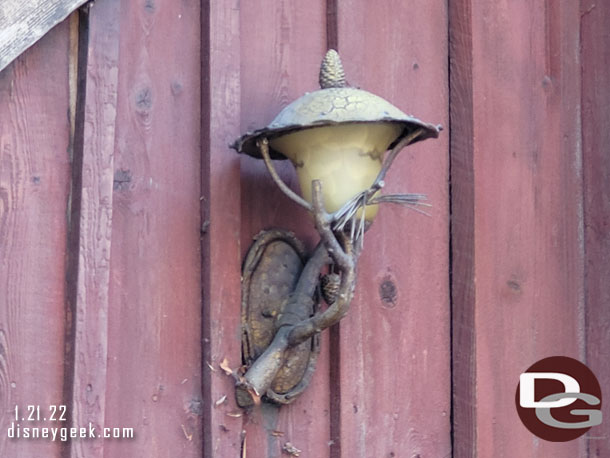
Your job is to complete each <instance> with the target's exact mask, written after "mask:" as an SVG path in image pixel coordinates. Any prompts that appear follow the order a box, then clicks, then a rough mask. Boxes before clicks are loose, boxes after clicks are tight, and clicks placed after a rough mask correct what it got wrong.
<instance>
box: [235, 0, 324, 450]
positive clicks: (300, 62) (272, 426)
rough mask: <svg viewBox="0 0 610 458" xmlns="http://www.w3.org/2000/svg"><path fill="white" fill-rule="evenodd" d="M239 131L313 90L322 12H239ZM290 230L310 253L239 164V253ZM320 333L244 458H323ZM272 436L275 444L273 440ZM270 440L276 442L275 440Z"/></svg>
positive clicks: (302, 8)
mask: <svg viewBox="0 0 610 458" xmlns="http://www.w3.org/2000/svg"><path fill="white" fill-rule="evenodd" d="M240 14H241V27H240V30H241V33H240V42H241V66H240V67H241V79H240V84H241V116H240V121H241V130H240V133H243V132H246V131H249V130H253V129H256V128H261V127H263V126H265V125H267V124H268V123H269V122H270V121H271V120H272V119H273V118H274V117H275V115H276V114H277V113H279V111H280V110H281V109H282V108H283V107H284V106H285V105H287V104H288V103H290V102H292V101H293V100H295V99H297V98H298V97H300V96H301V95H303V94H304V93H305V92H307V91H313V90H316V89H318V88H319V85H318V72H319V67H320V62H321V60H322V57H323V56H324V53H325V51H326V38H325V33H326V28H325V22H326V21H325V20H326V4H325V2H324V1H322V0H315V1H310V2H307V3H306V4H304V3H303V4H301V3H298V2H297V3H295V2H291V1H287V0H283V1H273V0H257V1H250V2H242V4H241V11H240ZM276 167H277V169H278V171H279V172H280V174H281V176H282V178H283V179H284V180H285V181H286V182H287V183H289V184H290V185H291V186H292V187H293V188H294V189H295V190H297V191H298V182H297V180H296V175H295V173H294V170H293V167H292V165H291V164H290V163H289V162H288V161H276ZM274 227H280V228H285V229H289V230H292V231H293V232H295V233H296V234H297V236H299V237H300V238H302V239H304V240H306V241H307V242H308V245H309V248H310V249H313V247H314V244H315V243H317V240H318V236H317V234H316V233H315V231H314V230H313V220H312V219H311V217H310V216H309V215H308V214H307V212H305V211H304V210H303V209H302V208H300V207H299V206H297V205H295V204H294V202H292V201H290V200H289V199H288V198H287V197H286V196H284V194H283V193H282V192H281V191H280V190H279V188H278V187H277V186H276V185H275V184H274V183H273V180H272V179H271V177H270V175H269V173H268V172H267V170H266V168H265V166H264V164H263V161H262V160H257V159H252V158H250V157H247V156H243V157H242V158H241V248H242V250H241V251H242V254H245V252H246V250H247V249H248V247H249V246H250V244H251V242H252V237H253V236H255V235H256V234H257V233H258V232H259V231H261V230H263V229H270V228H274ZM327 335H328V333H327V332H324V333H323V341H322V353H321V355H320V357H319V358H318V363H317V370H316V373H315V375H314V378H313V380H312V382H311V384H310V386H309V388H308V389H307V390H306V391H305V393H303V395H301V396H300V397H299V398H298V399H297V400H296V401H295V402H294V403H293V404H290V405H289V406H282V407H281V408H279V409H278V408H277V407H274V406H264V407H263V408H256V409H255V410H254V411H253V412H252V413H251V414H250V415H249V416H248V417H247V418H246V419H245V422H244V430H245V431H246V437H247V456H248V457H249V458H250V457H253V458H257V457H280V456H282V446H283V445H284V444H285V443H286V442H290V443H292V444H293V445H294V446H295V447H297V448H298V449H300V450H302V456H315V457H319V458H324V457H328V456H329V451H330V448H329V441H330V426H329V424H330V412H329V410H330V408H329V370H328V351H329V346H328V340H327ZM274 431H279V432H281V433H282V435H281V436H279V435H277V433H274ZM274 434H275V435H274Z"/></svg>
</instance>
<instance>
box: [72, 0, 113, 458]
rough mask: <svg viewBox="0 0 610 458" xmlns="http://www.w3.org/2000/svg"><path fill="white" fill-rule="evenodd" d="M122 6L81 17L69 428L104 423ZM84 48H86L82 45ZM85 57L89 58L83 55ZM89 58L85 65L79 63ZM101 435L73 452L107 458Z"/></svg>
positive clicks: (75, 444)
mask: <svg viewBox="0 0 610 458" xmlns="http://www.w3.org/2000/svg"><path fill="white" fill-rule="evenodd" d="M118 12H119V3H118V2H116V1H109V2H104V3H102V4H99V5H98V6H97V7H96V8H95V10H94V11H93V14H92V15H91V21H89V22H88V21H87V19H86V17H87V16H88V14H87V13H84V14H83V15H82V21H81V22H82V23H81V31H80V33H81V34H85V35H86V36H82V37H81V40H80V42H81V45H80V46H81V49H80V53H79V58H80V59H81V62H80V70H81V71H84V72H85V74H84V75H82V74H81V75H79V78H83V79H84V81H82V80H81V81H82V83H81V85H80V86H79V88H78V89H79V92H80V93H79V94H78V98H79V101H78V104H79V111H78V113H77V114H76V133H75V153H74V158H75V159H74V170H73V183H72V199H71V202H72V209H71V215H72V216H71V224H72V228H71V235H70V237H71V247H70V251H71V252H70V260H71V264H72V266H71V269H74V272H72V273H71V274H70V276H69V279H70V288H71V291H70V294H69V295H68V298H69V302H70V307H71V311H72V316H73V317H74V321H73V324H72V329H73V330H72V332H73V339H74V340H73V343H72V345H71V346H72V348H73V350H72V352H71V356H72V358H73V361H71V362H72V364H73V373H72V374H71V379H70V385H71V389H72V403H71V406H70V408H71V411H70V414H71V415H70V416H71V419H72V425H71V426H72V427H75V428H80V427H86V426H88V425H89V423H91V424H92V425H93V426H94V427H95V428H96V429H97V431H101V429H102V428H103V427H104V426H106V425H105V407H106V391H107V379H106V371H107V360H108V313H109V287H110V284H109V281H110V251H111V236H112V192H113V191H112V187H113V174H114V170H113V166H114V163H113V157H114V134H115V123H116V106H117V75H118V54H119V49H118V44H119V40H118V23H117V22H116V19H117V18H118ZM83 47H85V49H82V48H83ZM85 56H87V57H85ZM82 60H86V62H82ZM104 444H105V441H103V440H82V439H81V440H79V439H76V440H72V441H71V442H70V456H71V457H73V458H76V457H103V456H104Z"/></svg>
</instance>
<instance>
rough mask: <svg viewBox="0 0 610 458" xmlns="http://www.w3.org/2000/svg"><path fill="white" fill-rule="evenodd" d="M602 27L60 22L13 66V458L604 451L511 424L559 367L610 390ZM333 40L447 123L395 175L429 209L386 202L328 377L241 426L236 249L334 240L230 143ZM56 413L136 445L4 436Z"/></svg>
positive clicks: (195, 16) (470, 19) (153, 19)
mask: <svg viewBox="0 0 610 458" xmlns="http://www.w3.org/2000/svg"><path fill="white" fill-rule="evenodd" d="M609 21H610V8H609V7H608V6H607V5H604V4H600V3H599V2H593V1H591V0H582V1H581V2H580V4H578V3H574V2H569V1H567V0H561V1H557V2H542V1H538V2H529V3H527V2H518V3H514V4H513V3H511V5H510V7H508V5H505V4H503V3H493V4H492V3H489V2H481V1H479V0H450V1H449V2H426V1H424V0H417V1H415V2H408V4H406V3H405V2H400V1H398V0H387V1H385V2H377V3H375V4H374V6H373V4H372V3H371V2H364V1H362V0H312V1H309V2H307V3H302V2H296V3H295V2H291V1H288V0H280V1H271V0H256V1H249V2H239V1H238V0H229V1H226V2H198V1H195V0H185V1H182V2H172V1H170V0H145V1H139V2H129V1H126V0H97V1H96V2H95V3H90V4H89V6H88V7H86V9H85V10H83V11H82V12H81V13H80V15H78V14H75V15H73V16H72V18H71V19H70V21H66V22H65V23H62V24H60V25H59V26H58V27H56V28H55V29H54V30H53V31H51V33H49V34H48V35H47V36H46V37H44V38H43V39H42V40H41V41H40V42H39V43H37V44H36V45H35V46H33V47H32V48H31V49H30V50H28V51H27V52H26V53H25V54H24V55H22V56H21V57H20V58H19V59H18V60H16V61H15V62H14V63H13V64H11V65H10V66H9V67H7V68H6V69H5V70H4V71H3V72H2V73H0V285H1V286H0V434H1V436H0V456H3V457H4V456H6V457H10V458H13V457H29V456H45V457H47V456H49V457H59V456H65V457H68V456H69V457H85V456H86V457H106V458H113V457H122V456H151V457H152V456H175V455H180V456H192V457H202V456H205V457H233V456H247V457H249V458H256V457H263V456H264V457H279V456H281V455H282V446H283V445H284V444H285V443H286V442H291V443H292V444H294V445H295V446H296V447H297V448H299V449H301V450H302V453H301V456H306V457H307V456H313V457H316V458H317V457H321V458H324V457H352V456H361V457H371V456H375V457H376V456H387V457H392V456H394V457H403V456H404V457H409V458H411V457H422V458H423V457H447V456H455V457H464V456H470V457H475V456H478V457H488V456H494V457H495V456H498V457H502V456H506V457H513V456H519V457H543V456H556V457H573V456H583V457H587V456H590V457H604V456H607V455H609V454H610V440H609V437H610V432H609V431H610V426H609V425H610V422H608V420H606V421H605V422H604V423H603V424H602V426H600V427H597V428H594V429H592V430H591V432H590V434H589V436H588V437H583V438H581V439H579V440H576V441H573V442H568V443H564V444H554V443H549V442H545V441H541V440H538V439H536V438H535V437H534V436H532V435H531V434H530V433H529V432H528V431H527V430H526V429H525V428H524V427H523V425H522V424H521V423H520V421H519V418H518V417H517V415H516V411H515V409H514V392H515V388H516V384H517V381H518V376H519V373H520V372H522V371H523V370H524V369H526V368H527V367H528V366H529V365H531V364H532V363H534V362H535V361H537V360H539V359H541V358H543V357H545V356H550V355H556V354H563V355H568V356H573V357H576V358H578V359H581V360H583V361H586V362H587V363H588V364H589V366H590V367H591V368H592V369H593V371H594V372H595V373H596V374H597V376H598V378H599V379H600V382H601V383H602V389H604V394H607V393H606V390H607V387H608V386H610V364H609V361H610V307H609V304H610V283H609V282H608V281H607V279H608V277H609V276H610V223H609V219H608V218H609V215H610V198H609V197H608V196H609V195H610V188H609V186H610V185H609V183H610V159H609V156H608V154H607V153H608V151H609V150H610V135H609V134H608V132H607V129H606V128H605V127H604V126H606V125H608V123H610V111H609V107H610V103H609V101H610V77H609V76H608V72H607V69H608V66H609V65H610V54H609V53H610V51H608V50H609V49H610V36H609V35H608V33H607V30H606V29H607V24H608V22H609ZM603 44H605V46H604V45H603ZM329 45H332V46H334V47H337V48H338V49H339V51H340V53H341V55H342V57H343V59H344V64H345V67H346V72H347V77H348V80H349V81H350V83H351V84H353V85H355V86H360V87H362V88H364V89H368V90H370V91H372V92H375V93H378V94H380V95H381V96H383V97H386V98H387V99H389V100H391V101H392V102H394V103H395V104H396V105H397V106H399V107H401V108H403V109H404V110H405V111H407V112H412V113H414V114H415V115H417V116H419V117H421V118H422V119H425V120H427V121H431V122H436V123H441V124H443V125H444V126H445V131H444V132H443V133H441V137H440V138H439V139H438V140H435V141H428V142H424V143H422V144H418V145H417V146H414V147H411V148H409V149H407V150H406V151H405V152H403V153H402V155H401V156H400V157H399V159H398V160H397V162H396V164H395V166H394V168H393V170H392V172H391V173H390V175H389V177H388V180H387V181H388V188H389V190H390V191H396V192H398V191H409V192H424V193H426V194H428V196H429V198H430V201H431V203H432V204H433V207H432V208H431V210H430V216H429V217H427V216H424V215H420V214H417V213H413V212H409V211H407V210H403V209H400V208H393V207H386V208H383V209H382V211H381V212H380V215H379V217H378V219H377V221H376V223H375V225H374V226H373V228H372V229H371V230H370V231H369V233H367V237H366V244H365V252H364V255H363V257H362V259H361V261H360V266H359V283H358V287H357V295H356V298H355V299H354V302H353V304H352V308H351V310H350V313H349V315H348V316H347V317H346V318H345V320H344V321H343V322H342V323H341V325H340V326H339V327H337V328H335V329H333V330H331V331H330V332H325V333H324V335H323V339H322V340H323V342H322V345H323V349H322V354H321V356H320V358H319V361H318V370H317V372H316V374H315V376H314V379H313V381H312V384H311V386H310V388H309V389H308V390H307V392H306V393H305V394H304V395H303V396H302V397H301V398H299V399H298V400H297V401H296V402H295V403H294V404H292V405H290V406H288V407H282V408H277V407H273V406H268V405H264V406H263V407H261V408H256V409H255V410H254V411H253V412H252V413H250V414H249V415H243V414H241V412H240V411H239V410H238V409H237V407H236V406H235V403H234V400H233V379H232V378H231V377H229V376H227V375H225V374H224V372H223V371H222V370H221V369H220V368H219V365H220V363H221V362H222V361H223V360H224V359H225V358H226V360H227V362H228V364H229V366H231V367H233V368H236V367H238V366H239V365H240V361H241V357H240V342H239V338H240V328H239V326H240V323H239V302H240V289H239V281H240V266H241V260H242V258H243V256H244V254H245V252H246V250H247V249H248V246H249V244H250V243H251V240H252V237H253V236H254V235H256V233H257V232H258V231H260V230H261V229H265V228H270V227H284V228H288V229H291V230H293V231H295V232H296V233H297V234H298V235H299V236H300V237H302V238H303V239H304V240H305V241H306V242H307V244H308V246H309V247H310V248H311V247H313V245H314V244H315V242H316V235H315V233H314V231H313V230H312V224H311V221H310V218H309V216H308V215H306V214H305V212H303V211H302V210H301V209H299V208H297V207H296V206H295V205H294V204H293V203H292V202H290V201H289V200H288V199H286V198H285V197H284V196H283V194H281V192H280V191H278V190H277V189H276V187H275V185H273V183H272V182H271V180H270V178H269V177H268V176H267V173H266V171H265V170H264V168H263V166H262V165H261V163H260V161H256V160H253V159H250V158H247V157H239V156H237V155H236V154H234V152H232V151H231V150H229V149H228V146H227V145H228V144H229V143H231V142H232V141H233V140H234V139H235V138H236V137H237V136H239V135H240V134H241V133H243V132H244V131H246V130H251V129H253V128H257V127H260V126H263V125H265V124H267V123H268V122H269V121H270V120H271V119H272V118H273V117H274V115H275V114H276V113H277V112H278V111H279V110H280V109H281V107H283V106H284V105H286V104H287V103H289V102H290V101H291V100H293V99H295V98H296V97H298V96H299V95H301V94H302V93H304V92H305V91H310V90H314V89H316V86H317V71H318V65H319V61H320V59H321V57H322V56H323V54H324V52H325V50H326V48H327V46H329ZM278 169H279V171H280V173H281V174H282V176H283V177H284V178H285V179H286V181H288V182H289V183H290V184H291V185H292V186H296V180H295V179H294V173H293V171H292V169H291V167H290V165H289V164H279V165H278ZM224 396H226V400H225V401H224V402H220V403H218V405H217V401H222V399H223V397H224ZM62 403H64V404H67V405H68V410H69V413H70V417H71V418H70V422H71V424H74V425H78V426H82V425H86V424H87V423H88V422H92V423H93V424H94V425H95V426H96V427H102V426H106V427H133V428H134V430H135V435H136V437H135V439H122V440H94V441H83V440H75V441H72V442H69V443H66V444H62V443H58V442H51V441H43V440H37V441H34V440H23V439H21V440H20V439H17V440H15V439H8V438H7V435H6V431H7V429H8V427H9V426H10V423H11V421H12V418H13V417H12V415H13V412H14V410H13V409H14V406H15V405H19V406H21V407H22V408H24V406H25V405H28V404H34V405H36V404H39V405H41V406H45V405H52V404H62ZM604 414H605V416H606V418H610V409H609V408H608V403H607V402H606V403H605V404H604Z"/></svg>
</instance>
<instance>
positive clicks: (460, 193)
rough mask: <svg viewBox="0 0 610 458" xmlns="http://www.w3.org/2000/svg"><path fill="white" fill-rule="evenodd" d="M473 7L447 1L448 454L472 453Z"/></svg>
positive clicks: (467, 2) (466, 0)
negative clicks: (449, 303)
mask: <svg viewBox="0 0 610 458" xmlns="http://www.w3.org/2000/svg"><path fill="white" fill-rule="evenodd" d="M472 64H473V62H472V6H471V1H470V0H459V1H450V2H449V76H450V78H449V84H450V104H449V110H450V115H451V130H450V142H451V144H450V145H451V146H450V151H451V158H450V162H451V167H450V168H451V172H450V174H451V266H450V269H451V303H452V312H451V327H452V351H451V365H452V371H451V374H452V381H451V383H452V412H453V416H452V417H453V418H452V428H453V434H452V438H453V456H454V457H455V458H466V457H475V456H476V449H475V447H474V446H473V444H475V442H476V421H475V419H476V403H477V400H476V392H475V385H474V383H473V380H474V379H475V374H476V372H475V371H476V360H475V350H476V348H475V336H476V331H475V321H474V317H475V296H474V280H475V278H474V254H475V244H474V231H473V230H472V227H473V225H474V213H475V209H474V168H473V164H472V161H473V155H472V152H473V148H474V145H473V141H474V138H473V131H474V124H473V123H474V119H473V115H474V111H473V108H474V107H473V93H472V91H473V88H472Z"/></svg>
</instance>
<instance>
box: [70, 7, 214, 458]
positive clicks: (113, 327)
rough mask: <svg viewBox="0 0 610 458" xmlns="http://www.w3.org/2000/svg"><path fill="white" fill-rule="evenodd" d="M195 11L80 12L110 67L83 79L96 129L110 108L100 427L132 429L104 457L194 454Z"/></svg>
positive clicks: (93, 69)
mask: <svg viewBox="0 0 610 458" xmlns="http://www.w3.org/2000/svg"><path fill="white" fill-rule="evenodd" d="M199 11H200V10H199V2H196V1H184V2H173V1H169V0H157V1H145V2H132V1H128V0H105V2H104V4H103V5H102V4H101V2H100V3H95V4H93V6H92V9H91V12H90V15H91V19H90V20H91V39H92V40H94V41H92V42H91V44H90V49H89V52H90V57H96V55H97V53H109V52H112V50H113V49H118V50H119V53H118V67H116V66H115V65H113V59H114V58H115V57H113V56H111V55H110V56H105V55H104V54H102V55H100V60H99V61H98V60H95V61H94V62H93V64H95V65H90V72H89V73H88V81H87V86H88V93H89V86H90V85H93V87H97V88H98V90H100V89H103V90H105V91H107V92H106V94H107V95H108V99H102V98H100V97H98V96H97V95H96V94H93V97H94V98H93V99H92V100H91V102H92V104H93V105H94V106H95V110H96V111H95V112H94V113H92V114H93V116H95V119H96V123H97V127H98V128H99V127H101V126H100V122H101V121H102V120H105V119H107V117H109V116H113V115H114V111H115V110H116V121H115V123H114V125H108V126H107V129H106V132H105V138H106V139H107V140H108V141H109V140H110V138H111V137H112V132H113V131H114V140H113V141H112V143H111V145H113V147H114V150H113V158H112V168H111V169H110V170H109V172H111V176H110V178H111V181H110V182H109V183H106V182H105V186H107V185H111V186H112V188H111V189H112V234H111V240H110V243H111V245H110V251H109V253H105V255H106V256H109V261H108V262H109V272H110V273H109V288H108V293H107V294H108V316H107V329H108V331H107V340H108V344H107V355H108V357H107V368H106V392H105V415H104V418H105V422H104V424H105V426H106V427H132V428H134V431H135V438H134V439H121V440H106V441H104V444H103V447H104V456H107V457H119V456H177V455H179V456H184V457H200V456H201V450H202V448H203V444H202V428H201V425H202V421H201V412H202V399H201V372H202V369H201V362H202V358H201V276H200V266H201V261H200V251H199V249H198V248H199V240H200V227H201V224H200V214H199V205H200V201H199V198H200V179H201V177H200V138H199V119H200V105H199V102H200V78H199V76H200V66H199V63H200V40H199V30H200V29H199V26H200V24H199V18H200V16H199ZM112 24H114V25H112ZM96 26H97V27H98V28H97V29H96ZM95 40H98V43H97V44H96V43H95ZM104 40H109V42H104ZM102 57H103V58H102ZM117 72H118V73H117ZM112 81H114V83H112ZM104 82H109V85H108V86H100V84H102V83H104ZM113 91H114V92H115V93H114V94H113V93H112V92H113ZM101 93H102V94H104V92H101ZM112 97H115V100H116V108H115V107H114V106H113V105H112V102H111V100H112ZM105 189H107V188H105ZM107 203H108V202H107V200H106V201H101V202H100V204H107ZM92 235H93V234H92ZM95 235H97V236H98V237H101V235H102V233H101V232H98V233H97V234H95ZM98 243H100V242H99V241H98ZM107 268H108V267H107ZM91 274H93V273H91ZM76 394H77V395H78V394H79V393H76Z"/></svg>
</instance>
